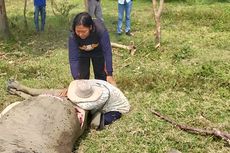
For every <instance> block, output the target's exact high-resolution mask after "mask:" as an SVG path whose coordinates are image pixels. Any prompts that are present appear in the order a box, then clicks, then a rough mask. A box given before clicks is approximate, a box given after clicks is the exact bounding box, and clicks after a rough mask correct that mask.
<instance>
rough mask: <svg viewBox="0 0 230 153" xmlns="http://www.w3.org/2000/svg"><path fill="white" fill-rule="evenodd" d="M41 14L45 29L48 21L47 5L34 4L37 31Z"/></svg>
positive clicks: (42, 29)
mask: <svg viewBox="0 0 230 153" xmlns="http://www.w3.org/2000/svg"><path fill="white" fill-rule="evenodd" d="M39 15H40V16H41V31H44V28H45V21H46V7H45V6H34V23H35V28H36V31H40V29H39Z"/></svg>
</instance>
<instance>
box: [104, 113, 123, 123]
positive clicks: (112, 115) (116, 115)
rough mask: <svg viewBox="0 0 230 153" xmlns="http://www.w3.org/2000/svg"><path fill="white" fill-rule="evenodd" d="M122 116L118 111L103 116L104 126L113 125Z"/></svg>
mask: <svg viewBox="0 0 230 153" xmlns="http://www.w3.org/2000/svg"><path fill="white" fill-rule="evenodd" d="M121 116H122V114H121V113H120V112H118V111H111V112H107V113H105V114H103V118H104V125H109V124H112V123H113V122H114V121H116V120H118V119H119V118H121Z"/></svg>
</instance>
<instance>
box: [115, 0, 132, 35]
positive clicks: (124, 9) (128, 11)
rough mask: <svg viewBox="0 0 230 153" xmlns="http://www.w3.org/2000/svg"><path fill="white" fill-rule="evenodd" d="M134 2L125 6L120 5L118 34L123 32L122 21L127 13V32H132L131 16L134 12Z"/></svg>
mask: <svg viewBox="0 0 230 153" xmlns="http://www.w3.org/2000/svg"><path fill="white" fill-rule="evenodd" d="M132 4H133V2H132V1H129V2H128V3H126V2H125V4H119V3H118V23H117V33H121V32H122V21H123V16H124V12H125V32H128V31H130V15H131V10H132Z"/></svg>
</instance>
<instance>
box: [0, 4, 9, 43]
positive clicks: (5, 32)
mask: <svg viewBox="0 0 230 153" xmlns="http://www.w3.org/2000/svg"><path fill="white" fill-rule="evenodd" d="M9 36H10V31H9V26H8V22H7V17H6V7H5V1H4V0H0V39H3V38H4V39H7V38H9Z"/></svg>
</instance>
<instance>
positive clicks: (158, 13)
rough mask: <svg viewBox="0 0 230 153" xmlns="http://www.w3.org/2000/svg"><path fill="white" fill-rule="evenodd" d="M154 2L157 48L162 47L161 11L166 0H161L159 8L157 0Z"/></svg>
mask: <svg viewBox="0 0 230 153" xmlns="http://www.w3.org/2000/svg"><path fill="white" fill-rule="evenodd" d="M152 3H153V13H154V20H155V23H156V29H155V48H158V47H160V41H161V21H160V18H161V12H162V10H163V4H164V0H160V5H159V8H157V0H152Z"/></svg>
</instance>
